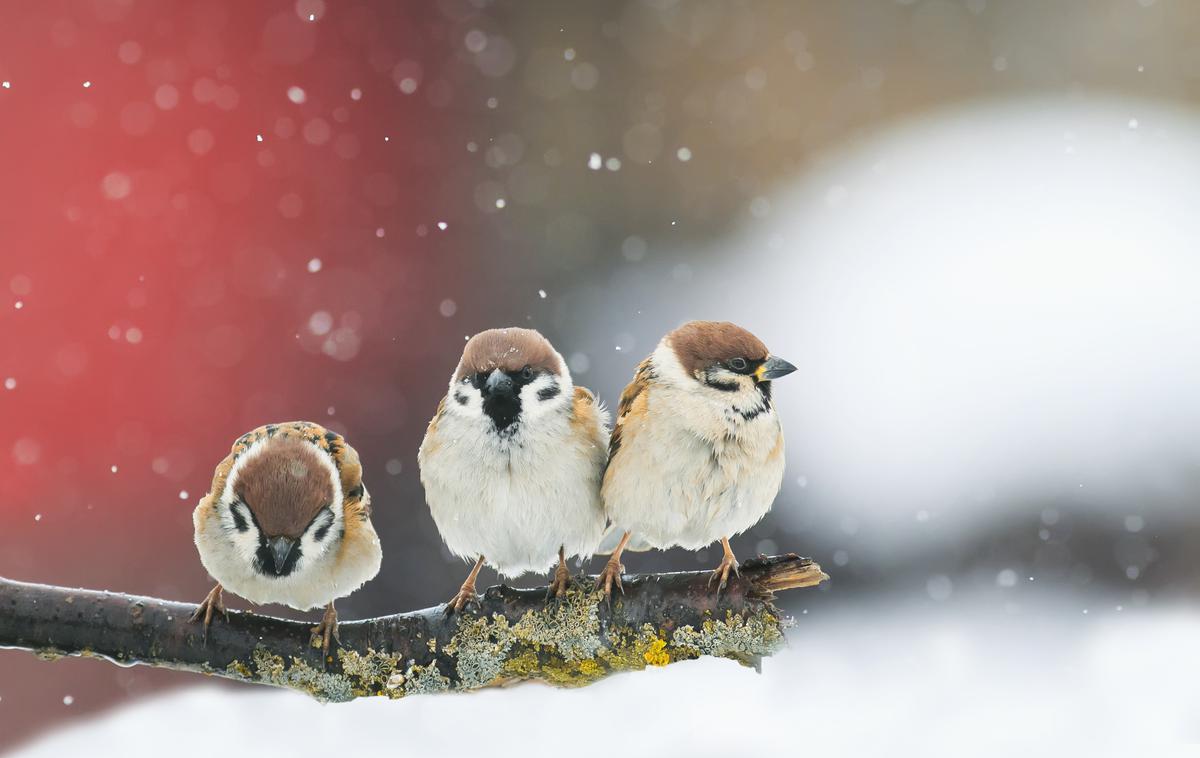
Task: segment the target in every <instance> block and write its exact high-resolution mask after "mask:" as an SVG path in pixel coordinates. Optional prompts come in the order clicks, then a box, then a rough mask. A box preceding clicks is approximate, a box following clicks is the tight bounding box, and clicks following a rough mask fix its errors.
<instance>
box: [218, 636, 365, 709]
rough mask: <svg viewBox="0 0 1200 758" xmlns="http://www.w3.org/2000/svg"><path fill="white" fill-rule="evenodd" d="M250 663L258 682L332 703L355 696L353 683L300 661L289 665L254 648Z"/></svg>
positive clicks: (265, 651)
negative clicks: (252, 664) (288, 688)
mask: <svg viewBox="0 0 1200 758" xmlns="http://www.w3.org/2000/svg"><path fill="white" fill-rule="evenodd" d="M253 661H254V674H255V678H256V679H257V680H258V681H261V682H265V683H267V684H274V685H276V686H277V687H291V688H292V689H298V690H304V691H305V692H308V693H309V694H310V695H312V696H313V697H315V698H317V699H318V700H322V701H326V702H331V703H345V702H348V701H350V700H353V699H354V697H355V694H354V687H353V684H352V683H351V681H350V679H348V678H347V677H346V676H343V675H342V674H332V673H328V672H325V671H318V670H317V669H315V668H313V667H312V666H310V665H309V664H307V663H305V662H304V661H302V660H300V659H299V658H292V663H291V665H290V666H289V665H288V664H287V663H286V662H284V660H283V658H282V657H280V656H278V655H274V654H272V653H271V652H270V651H269V650H267V649H266V648H263V647H261V646H260V647H256V648H255V649H254V655H253ZM231 665H233V664H231Z"/></svg>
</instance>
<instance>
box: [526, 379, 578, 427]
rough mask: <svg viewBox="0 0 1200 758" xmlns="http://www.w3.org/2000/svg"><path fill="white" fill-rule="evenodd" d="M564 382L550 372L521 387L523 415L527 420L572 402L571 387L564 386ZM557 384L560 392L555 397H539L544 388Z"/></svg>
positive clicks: (554, 410) (552, 411)
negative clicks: (570, 396)
mask: <svg viewBox="0 0 1200 758" xmlns="http://www.w3.org/2000/svg"><path fill="white" fill-rule="evenodd" d="M563 384H564V382H562V381H561V380H559V379H555V378H554V377H553V376H551V375H550V374H542V375H541V376H539V377H537V378H536V379H534V380H533V381H532V382H530V383H529V384H526V385H525V386H524V387H522V388H521V416H522V417H523V418H524V419H525V420H526V421H533V420H536V419H538V418H540V417H542V416H544V415H546V414H548V413H554V412H556V411H558V410H559V409H560V408H562V407H563V405H565V404H566V403H568V402H570V398H569V397H568V396H569V394H570V391H571V390H570V387H569V386H567V387H564V386H563ZM555 386H557V387H558V388H559V392H558V394H557V395H555V396H554V397H551V398H548V399H545V400H543V399H542V398H540V397H538V393H539V392H541V391H542V390H545V389H549V388H551V387H555Z"/></svg>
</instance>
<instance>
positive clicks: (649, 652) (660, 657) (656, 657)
mask: <svg viewBox="0 0 1200 758" xmlns="http://www.w3.org/2000/svg"><path fill="white" fill-rule="evenodd" d="M642 658H644V659H645V660H646V663H649V664H650V665H651V666H666V665H667V664H668V663H670V662H671V656H670V655H669V654H668V653H667V641H666V640H664V639H658V638H655V640H654V642H651V643H650V647H648V648H646V652H644V653H642Z"/></svg>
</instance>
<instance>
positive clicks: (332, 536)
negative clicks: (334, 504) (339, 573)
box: [300, 508, 344, 563]
mask: <svg viewBox="0 0 1200 758" xmlns="http://www.w3.org/2000/svg"><path fill="white" fill-rule="evenodd" d="M343 523H344V521H343V519H342V512H341V509H340V508H339V509H338V510H337V511H336V512H334V515H333V521H332V522H330V524H329V530H328V533H327V534H326V535H325V539H323V540H317V539H316V538H315V537H314V536H313V535H314V534H316V532H317V529H315V528H314V529H309V530H308V531H307V532H305V533H304V534H303V535H301V536H300V561H301V562H302V563H303V562H306V561H307V562H311V561H316V560H318V559H320V558H321V557H322V556H324V555H325V554H326V553H327V552H329V551H330V550H331V549H332V548H333V546H334V545H337V544H338V542H339V538H340V536H341V534H342V525H343Z"/></svg>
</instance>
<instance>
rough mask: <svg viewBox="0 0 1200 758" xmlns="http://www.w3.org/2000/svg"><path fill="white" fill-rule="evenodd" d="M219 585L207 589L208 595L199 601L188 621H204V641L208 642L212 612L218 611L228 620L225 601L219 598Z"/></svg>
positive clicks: (220, 589)
mask: <svg viewBox="0 0 1200 758" xmlns="http://www.w3.org/2000/svg"><path fill="white" fill-rule="evenodd" d="M221 592H222V588H221V585H219V584H218V585H217V586H216V587H213V588H212V589H211V590H209V591H208V595H206V596H205V598H204V600H202V601H200V605H199V606H197V607H196V612H195V613H193V614H192V616H191V618H189V619H188V621H191V622H192V623H196V622H197V621H203V622H204V635H203V636H204V641H205V642H208V627H209V626H211V625H212V620H213V614H214V613H219V614H221V617H222V618H224V619H225V620H226V621H228V620H229V612H228V611H226V610H225V603H224V602H223V601H222V600H221Z"/></svg>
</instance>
